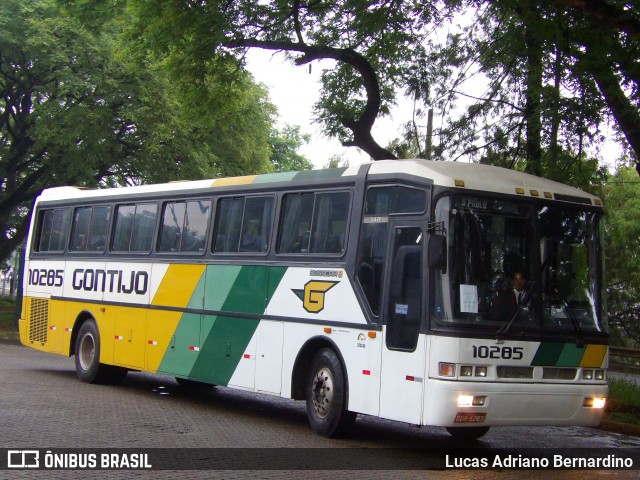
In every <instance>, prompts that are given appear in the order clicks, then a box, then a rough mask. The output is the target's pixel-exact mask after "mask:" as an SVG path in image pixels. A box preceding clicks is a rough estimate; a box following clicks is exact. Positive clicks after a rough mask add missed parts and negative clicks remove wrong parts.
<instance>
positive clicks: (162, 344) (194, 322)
mask: <svg viewBox="0 0 640 480" xmlns="http://www.w3.org/2000/svg"><path fill="white" fill-rule="evenodd" d="M204 272H205V266H204V265H187V264H174V265H162V264H156V265H154V266H153V269H152V282H151V283H152V286H151V298H152V301H151V304H152V308H151V310H150V311H149V316H148V319H147V330H148V338H149V341H150V342H151V343H149V344H148V346H147V347H148V348H147V369H148V370H150V371H152V372H156V371H157V372H160V373H166V374H169V375H177V376H180V377H189V375H190V373H191V370H192V368H193V365H194V364H195V361H196V359H197V357H198V352H199V351H200V347H201V325H200V324H201V317H202V315H201V314H200V313H188V312H181V311H172V310H164V309H163V307H167V308H178V309H185V308H193V309H199V310H201V309H202V308H203V305H204V284H205V281H204ZM155 307H159V308H155Z"/></svg>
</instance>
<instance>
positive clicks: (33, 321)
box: [29, 298, 49, 344]
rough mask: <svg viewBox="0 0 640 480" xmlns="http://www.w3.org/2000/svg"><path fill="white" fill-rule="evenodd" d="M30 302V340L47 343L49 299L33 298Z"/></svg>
mask: <svg viewBox="0 0 640 480" xmlns="http://www.w3.org/2000/svg"><path fill="white" fill-rule="evenodd" d="M30 300H31V301H30V302H29V340H30V341H32V342H40V343H42V344H45V343H47V324H48V322H49V300H48V299H46V298H31V299H30Z"/></svg>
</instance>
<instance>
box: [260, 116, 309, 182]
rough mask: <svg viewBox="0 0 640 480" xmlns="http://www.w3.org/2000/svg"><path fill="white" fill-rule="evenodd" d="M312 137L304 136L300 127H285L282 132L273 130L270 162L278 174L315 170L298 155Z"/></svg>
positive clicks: (307, 161) (270, 142)
mask: <svg viewBox="0 0 640 480" xmlns="http://www.w3.org/2000/svg"><path fill="white" fill-rule="evenodd" d="M310 139H311V136H310V135H308V134H302V133H301V132H300V127H299V126H291V125H285V127H284V128H283V129H282V131H279V130H273V131H272V132H271V136H270V137H269V145H270V147H271V156H270V158H269V160H270V161H271V163H272V164H273V167H274V170H275V171H276V172H289V171H298V170H313V165H312V163H311V162H310V161H309V160H308V159H307V158H305V157H304V155H301V154H299V153H298V150H299V149H300V147H302V146H303V145H304V144H305V143H308V142H309V140H310Z"/></svg>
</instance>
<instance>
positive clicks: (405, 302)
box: [380, 219, 426, 424]
mask: <svg viewBox="0 0 640 480" xmlns="http://www.w3.org/2000/svg"><path fill="white" fill-rule="evenodd" d="M424 225H425V222H424V220H422V221H418V220H404V219H403V220H399V219H393V220H392V221H391V224H390V230H389V231H390V235H391V237H390V242H389V249H388V251H387V262H386V275H385V292H386V293H385V295H384V300H383V307H382V315H383V325H384V328H383V331H384V346H383V349H382V366H381V382H380V385H381V387H380V416H381V417H384V418H389V419H393V420H399V421H403V422H408V423H413V424H420V420H421V414H422V396H423V392H424V380H425V358H426V356H425V349H426V340H425V336H424V335H420V334H419V333H420V327H421V323H422V319H423V317H424V311H425V306H424V297H425V284H426V282H425V275H424V266H423V258H424V244H425V231H424V228H423V226H424Z"/></svg>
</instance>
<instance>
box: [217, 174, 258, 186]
mask: <svg viewBox="0 0 640 480" xmlns="http://www.w3.org/2000/svg"><path fill="white" fill-rule="evenodd" d="M256 177H257V175H246V176H244V177H231V178H218V179H217V180H215V181H214V182H213V185H212V187H230V186H234V185H249V184H252V183H253V181H254V180H255V179H256Z"/></svg>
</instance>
